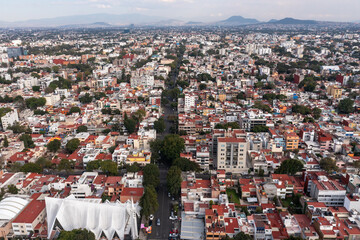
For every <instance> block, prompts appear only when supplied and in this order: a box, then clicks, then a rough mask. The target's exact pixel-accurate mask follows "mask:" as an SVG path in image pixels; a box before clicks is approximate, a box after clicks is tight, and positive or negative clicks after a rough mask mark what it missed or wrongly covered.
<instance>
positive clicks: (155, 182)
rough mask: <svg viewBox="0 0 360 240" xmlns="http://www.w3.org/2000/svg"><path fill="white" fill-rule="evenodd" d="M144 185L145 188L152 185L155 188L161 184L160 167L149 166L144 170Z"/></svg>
mask: <svg viewBox="0 0 360 240" xmlns="http://www.w3.org/2000/svg"><path fill="white" fill-rule="evenodd" d="M143 174H144V179H143V184H144V186H149V185H152V186H154V187H155V188H156V187H157V186H159V184H160V171H159V167H158V166H157V165H155V164H147V165H146V166H145V167H144V168H143Z"/></svg>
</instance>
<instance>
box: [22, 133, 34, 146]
mask: <svg viewBox="0 0 360 240" xmlns="http://www.w3.org/2000/svg"><path fill="white" fill-rule="evenodd" d="M20 140H21V141H23V142H24V147H25V148H34V147H35V144H34V141H33V140H32V138H31V136H30V135H29V134H23V135H21V137H20Z"/></svg>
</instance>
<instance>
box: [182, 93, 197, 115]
mask: <svg viewBox="0 0 360 240" xmlns="http://www.w3.org/2000/svg"><path fill="white" fill-rule="evenodd" d="M195 106H196V95H195V94H193V93H187V94H185V98H184V110H185V112H186V111H190V110H191V108H195Z"/></svg>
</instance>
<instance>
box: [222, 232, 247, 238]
mask: <svg viewBox="0 0 360 240" xmlns="http://www.w3.org/2000/svg"><path fill="white" fill-rule="evenodd" d="M252 239H253V238H252V237H251V236H250V235H249V234H246V233H244V232H239V233H238V234H236V235H235V236H234V237H233V238H230V237H229V236H228V235H226V237H224V238H222V240H252Z"/></svg>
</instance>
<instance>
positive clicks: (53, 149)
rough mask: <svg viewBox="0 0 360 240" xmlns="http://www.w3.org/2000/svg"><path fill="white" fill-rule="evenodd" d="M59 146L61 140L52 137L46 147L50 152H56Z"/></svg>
mask: <svg viewBox="0 0 360 240" xmlns="http://www.w3.org/2000/svg"><path fill="white" fill-rule="evenodd" d="M60 147H61V142H60V140H59V139H54V140H52V141H51V142H49V143H48V145H47V149H48V151H50V152H57V150H59V149H60Z"/></svg>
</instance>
